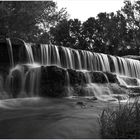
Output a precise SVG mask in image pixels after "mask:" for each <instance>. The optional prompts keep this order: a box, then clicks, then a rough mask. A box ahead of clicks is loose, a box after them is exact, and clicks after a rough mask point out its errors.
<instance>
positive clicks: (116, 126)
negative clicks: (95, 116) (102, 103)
mask: <svg viewBox="0 0 140 140" xmlns="http://www.w3.org/2000/svg"><path fill="white" fill-rule="evenodd" d="M99 122H100V126H101V136H102V138H112V139H113V138H117V139H124V138H125V139H126V138H129V139H130V138H131V139H136V138H140V104H139V103H138V99H137V100H136V101H135V102H134V103H129V102H127V103H126V104H125V105H124V104H120V103H119V106H118V108H117V109H115V110H113V109H110V108H108V109H104V110H103V111H102V113H101V115H100V118H99Z"/></svg>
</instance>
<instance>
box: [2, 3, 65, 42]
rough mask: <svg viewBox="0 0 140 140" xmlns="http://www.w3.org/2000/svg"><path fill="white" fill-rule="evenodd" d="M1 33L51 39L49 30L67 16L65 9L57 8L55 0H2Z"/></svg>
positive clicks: (43, 39) (30, 39)
mask: <svg viewBox="0 0 140 140" xmlns="http://www.w3.org/2000/svg"><path fill="white" fill-rule="evenodd" d="M0 15H1V16H0V35H1V36H5V37H20V38H22V39H24V40H26V41H30V42H37V41H40V40H41V41H46V42H47V40H48V39H49V35H48V30H49V28H50V27H51V26H54V25H55V24H56V23H57V22H59V21H60V20H62V19H65V18H67V12H66V11H65V9H61V10H59V11H58V10H57V5H56V3H55V2H53V1H2V2H1V3H0Z"/></svg>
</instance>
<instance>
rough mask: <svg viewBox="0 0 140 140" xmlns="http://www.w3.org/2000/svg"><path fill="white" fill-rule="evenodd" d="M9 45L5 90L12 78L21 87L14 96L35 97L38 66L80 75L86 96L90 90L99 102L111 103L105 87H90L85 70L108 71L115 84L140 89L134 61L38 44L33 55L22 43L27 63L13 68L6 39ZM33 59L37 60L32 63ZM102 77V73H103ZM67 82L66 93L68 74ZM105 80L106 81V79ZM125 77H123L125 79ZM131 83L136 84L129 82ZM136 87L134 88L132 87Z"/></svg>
mask: <svg viewBox="0 0 140 140" xmlns="http://www.w3.org/2000/svg"><path fill="white" fill-rule="evenodd" d="M7 41H8V44H9V46H10V49H9V50H10V54H9V56H10V60H11V65H12V69H11V70H10V72H9V75H8V77H7V80H6V81H7V82H6V84H7V87H10V89H9V90H12V89H13V86H14V82H13V79H14V78H15V77H16V78H17V79H18V80H19V83H18V84H20V85H21V87H20V89H19V91H16V92H19V93H17V94H18V96H21V97H22V96H24V94H28V96H30V97H32V96H37V93H38V92H39V91H38V88H39V81H40V80H39V79H40V74H41V73H40V66H41V65H45V66H51V65H57V66H59V67H62V68H66V69H75V70H79V71H81V72H83V73H84V75H85V77H86V81H87V83H88V87H87V88H88V89H90V91H89V93H90V92H91V91H92V92H94V95H95V96H96V97H97V98H98V99H100V100H113V99H114V97H112V93H111V92H110V90H109V88H108V87H106V88H103V87H102V86H101V85H100V86H99V85H97V84H93V83H92V81H91V77H90V75H89V71H100V72H111V73H114V74H116V75H117V79H118V81H119V83H120V84H121V85H123V86H126V87H131V86H133V87H134V86H140V80H139V79H140V62H139V61H138V60H132V59H127V58H121V57H115V56H110V57H108V55H106V54H102V53H92V52H89V51H84V50H74V49H71V48H66V47H57V46H55V45H46V44H41V45H40V47H39V48H38V50H39V51H36V50H35V51H36V53H33V49H34V48H33V47H34V46H32V44H29V43H25V42H23V43H24V46H25V51H26V56H27V58H28V62H27V64H24V65H23V64H18V65H16V66H15V67H14V60H13V52H12V43H11V41H10V39H8V40H7ZM36 60H37V61H36ZM103 74H104V73H103ZM66 76H67V78H66V79H67V80H66V82H67V83H68V84H67V85H68V91H69V93H70V86H69V81H70V79H69V73H68V72H67V74H66ZM104 76H105V77H106V80H107V82H108V79H107V76H106V75H105V74H104ZM125 77H126V78H125ZM128 79H129V80H128ZM130 79H132V80H133V81H134V80H135V81H136V83H131V82H129V81H131V80H130ZM135 84H136V85H135Z"/></svg>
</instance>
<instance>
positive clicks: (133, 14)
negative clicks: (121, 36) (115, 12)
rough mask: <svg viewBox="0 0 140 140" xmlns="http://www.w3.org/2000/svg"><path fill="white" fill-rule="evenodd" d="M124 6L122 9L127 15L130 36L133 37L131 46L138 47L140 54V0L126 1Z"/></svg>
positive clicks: (137, 50)
mask: <svg viewBox="0 0 140 140" xmlns="http://www.w3.org/2000/svg"><path fill="white" fill-rule="evenodd" d="M124 4H125V5H124V7H123V8H122V9H121V11H122V13H123V14H124V16H125V17H126V21H127V28H128V31H129V32H128V33H129V36H130V37H131V46H132V47H133V49H136V52H137V54H138V55H139V54H140V41H139V38H140V1H135V2H134V3H132V2H131V1H129V0H126V1H125V2H124Z"/></svg>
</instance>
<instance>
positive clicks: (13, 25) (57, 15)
mask: <svg viewBox="0 0 140 140" xmlns="http://www.w3.org/2000/svg"><path fill="white" fill-rule="evenodd" d="M0 15H1V16H0V36H4V37H19V38H21V39H24V40H25V41H28V42H35V43H50V42H51V43H53V44H55V45H58V46H65V47H71V48H74V49H83V50H90V51H94V52H101V53H107V54H113V55H125V54H136V55H139V53H140V2H139V1H138V0H137V1H135V2H133V3H132V2H131V1H130V0H125V1H124V6H123V7H122V8H121V9H120V10H118V11H116V12H111V13H106V12H104V13H99V14H98V15H97V16H96V17H89V18H88V19H87V20H86V21H84V22H81V21H80V20H79V19H68V13H67V12H66V9H64V8H63V9H61V10H58V8H57V4H56V3H55V2H53V1H18V2H17V1H14V2H10V1H2V2H1V3H0Z"/></svg>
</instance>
